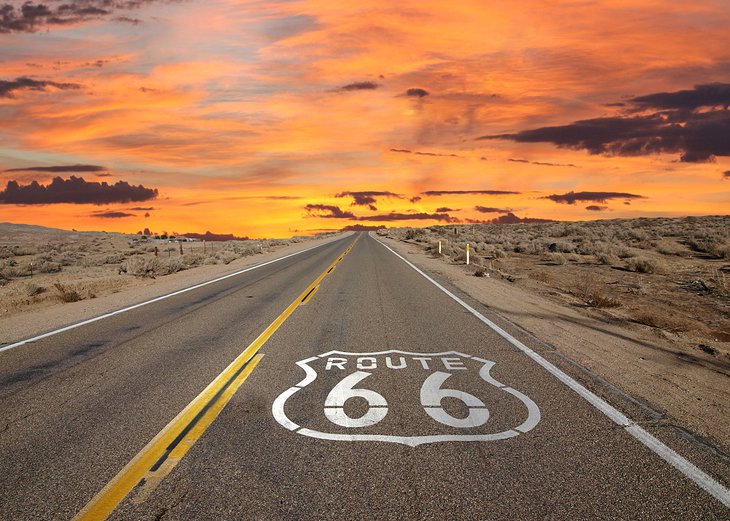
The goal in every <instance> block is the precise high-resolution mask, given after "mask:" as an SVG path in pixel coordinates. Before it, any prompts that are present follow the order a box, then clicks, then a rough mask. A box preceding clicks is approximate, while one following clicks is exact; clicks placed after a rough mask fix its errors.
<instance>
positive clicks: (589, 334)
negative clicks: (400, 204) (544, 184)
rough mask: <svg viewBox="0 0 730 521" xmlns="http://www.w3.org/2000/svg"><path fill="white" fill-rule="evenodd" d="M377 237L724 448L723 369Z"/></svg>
mask: <svg viewBox="0 0 730 521" xmlns="http://www.w3.org/2000/svg"><path fill="white" fill-rule="evenodd" d="M378 239H379V240H381V241H382V242H383V243H385V244H387V245H388V246H389V247H391V248H393V249H394V250H395V251H397V252H398V253H400V254H401V255H403V256H404V257H406V258H407V259H408V260H410V261H411V262H413V263H414V264H415V265H417V266H418V267H419V268H421V269H424V270H425V271H427V272H429V273H432V274H435V275H436V276H437V277H438V278H440V279H441V280H445V281H447V282H449V283H450V284H452V285H453V286H455V287H456V288H458V289H459V290H461V291H463V292H464V293H466V294H467V295H469V296H470V297H472V298H473V299H475V300H476V301H478V302H480V303H481V304H483V305H484V306H486V307H487V308H489V310H491V311H492V312H493V313H496V314H497V315H499V316H501V317H503V318H505V319H506V320H508V321H509V322H511V323H513V324H515V325H517V326H519V327H520V328H522V329H524V330H525V331H527V332H529V333H530V334H532V335H534V336H535V337H537V338H538V339H540V340H541V341H542V342H545V343H547V344H549V345H550V346H552V347H554V348H555V349H556V350H557V352H558V353H561V354H563V355H565V356H567V357H568V358H569V359H571V360H573V361H575V362H577V363H578V364H580V365H581V366H583V367H585V368H586V369H588V370H589V371H590V372H592V373H594V374H596V375H598V376H599V377H601V378H603V379H605V380H606V381H607V382H609V383H610V384H612V385H613V386H615V387H616V388H618V389H620V390H621V391H623V392H624V393H626V394H628V395H629V396H632V397H635V398H637V399H638V400H640V401H643V402H645V403H647V404H649V405H650V407H651V408H653V409H655V410H658V411H660V412H661V413H662V417H661V418H660V421H661V422H663V423H665V424H667V425H678V426H680V427H681V428H684V429H687V430H688V431H691V432H692V433H695V434H696V435H698V436H699V437H701V438H702V439H704V440H707V441H709V442H710V443H711V444H712V445H714V446H715V447H716V448H717V449H718V450H720V451H721V452H724V453H725V454H727V453H728V452H729V451H728V448H729V447H730V432H728V431H727V429H726V421H727V417H728V416H729V415H730V386H728V376H727V375H725V374H724V373H722V372H720V371H715V370H712V369H711V368H708V367H706V366H704V365H701V364H697V363H693V362H692V361H691V360H686V359H685V358H682V357H679V356H677V353H676V352H675V351H674V350H672V349H671V346H669V345H664V344H663V343H662V342H661V340H659V339H647V338H642V337H641V336H640V335H638V334H637V333H636V332H634V331H631V330H628V329H626V328H622V327H620V326H619V325H616V324H610V323H606V322H604V321H601V320H598V319H595V318H592V317H590V316H586V315H585V314H582V313H580V312H579V311H577V310H575V309H572V308H571V307H569V306H561V305H559V304H557V303H555V302H553V301H550V300H547V299H545V298H544V297H542V296H540V295H536V294H534V293H531V292H529V291H527V290H525V289H523V288H520V287H517V286H515V285H513V284H512V283H510V282H507V281H503V280H499V279H496V278H479V277H475V276H474V269H470V268H468V267H467V266H463V265H454V264H448V263H446V262H444V261H442V260H440V259H438V258H434V257H433V256H431V255H430V254H428V253H427V252H425V251H423V250H422V249H420V248H419V247H418V246H415V245H412V244H407V243H403V242H400V241H397V240H394V239H390V238H383V237H378Z"/></svg>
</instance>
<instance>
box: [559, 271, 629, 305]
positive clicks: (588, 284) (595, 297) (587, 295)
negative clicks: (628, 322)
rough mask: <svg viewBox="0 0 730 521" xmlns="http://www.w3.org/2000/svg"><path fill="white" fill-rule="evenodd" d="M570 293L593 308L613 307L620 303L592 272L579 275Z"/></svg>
mask: <svg viewBox="0 0 730 521" xmlns="http://www.w3.org/2000/svg"><path fill="white" fill-rule="evenodd" d="M571 293H573V295H575V296H576V297H578V298H579V299H580V300H581V301H582V302H583V303H584V304H586V305H587V306H590V307H594V308H615V307H618V306H620V305H621V301H620V300H619V299H617V298H616V297H614V296H613V294H611V293H610V292H609V291H608V290H607V288H606V285H605V284H604V283H603V282H601V281H600V280H599V279H598V278H597V277H596V276H595V275H594V274H592V273H583V274H581V275H579V276H578V278H577V279H576V281H575V286H574V287H573V289H572V291H571Z"/></svg>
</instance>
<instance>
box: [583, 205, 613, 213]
mask: <svg viewBox="0 0 730 521" xmlns="http://www.w3.org/2000/svg"><path fill="white" fill-rule="evenodd" d="M586 210H588V211H591V212H602V211H604V210H608V206H598V205H597V204H591V205H589V206H586Z"/></svg>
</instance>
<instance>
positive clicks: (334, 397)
mask: <svg viewBox="0 0 730 521" xmlns="http://www.w3.org/2000/svg"><path fill="white" fill-rule="evenodd" d="M370 375H371V373H366V372H364V371H357V372H355V373H353V374H351V375H349V376H347V377H345V378H343V379H342V381H341V382H340V383H338V384H337V385H336V386H335V387H334V388H333V389H332V390H331V391H330V393H329V394H328V395H327V398H326V400H325V404H324V405H325V407H324V414H325V416H326V417H327V419H328V420H330V421H331V422H332V423H334V424H337V425H340V426H342V427H369V426H372V425H375V424H376V423H378V422H380V421H381V420H382V419H383V418H385V416H386V415H387V414H388V403H387V401H386V400H385V398H384V397H383V395H381V394H379V393H377V392H375V391H372V390H370V389H354V388H353V387H354V386H355V385H357V384H358V383H360V382H361V381H362V380H364V379H365V378H367V377H368V376H370ZM450 376H451V373H444V372H440V371H439V372H436V373H433V374H432V375H431V376H429V377H428V378H426V381H425V382H423V385H422V386H421V405H422V406H423V409H424V411H426V414H428V415H429V416H430V417H431V418H433V419H434V420H436V421H437V422H439V423H442V424H444V425H448V426H449V427H457V428H461V429H464V428H469V427H479V426H481V425H484V424H485V423H487V420H488V419H489V410H488V409H487V407H486V405H484V402H482V401H481V400H480V399H479V398H477V397H476V396H474V395H472V394H469V393H466V392H464V391H457V390H456V389H442V388H441V386H442V385H443V383H444V382H445V381H446V380H447V379H448V378H449V377H450ZM355 397H359V398H364V399H365V400H366V401H367V402H368V410H367V412H366V413H365V414H363V415H362V416H361V417H359V418H352V417H350V416H348V415H347V413H345V409H344V407H345V402H346V401H347V400H349V399H350V398H355ZM444 398H456V399H457V400H460V401H462V402H463V403H464V405H466V407H467V408H468V409H469V414H468V415H467V416H466V418H456V417H454V416H452V415H451V414H449V413H447V412H446V411H445V410H444V408H443V407H441V400H443V399H444Z"/></svg>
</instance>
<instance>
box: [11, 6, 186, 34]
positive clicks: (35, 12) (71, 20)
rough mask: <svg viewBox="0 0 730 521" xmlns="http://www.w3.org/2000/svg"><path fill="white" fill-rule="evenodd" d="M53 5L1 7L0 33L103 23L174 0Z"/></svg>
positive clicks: (127, 18) (118, 19) (130, 20)
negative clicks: (144, 7)
mask: <svg viewBox="0 0 730 521" xmlns="http://www.w3.org/2000/svg"><path fill="white" fill-rule="evenodd" d="M52 1H53V4H56V5H53V6H51V7H49V6H48V5H46V4H42V3H37V4H36V3H33V2H32V1H26V2H23V3H22V4H20V5H13V4H9V3H5V4H0V33H13V32H24V33H32V32H36V31H38V30H40V29H44V28H49V27H53V26H64V25H71V24H78V23H81V22H88V21H91V20H100V19H104V18H108V17H110V16H112V15H114V13H115V12H117V11H127V10H131V9H137V8H140V7H142V6H144V5H146V4H151V3H154V2H157V1H162V2H165V1H173V0H66V1H64V2H63V3H60V2H59V1H57V0H52ZM175 1H176V0H175ZM17 3H19V2H17ZM58 4H60V5H58ZM113 19H114V20H117V21H120V22H126V23H134V24H136V23H139V20H137V19H136V18H131V17H128V16H117V17H115V18H113Z"/></svg>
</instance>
